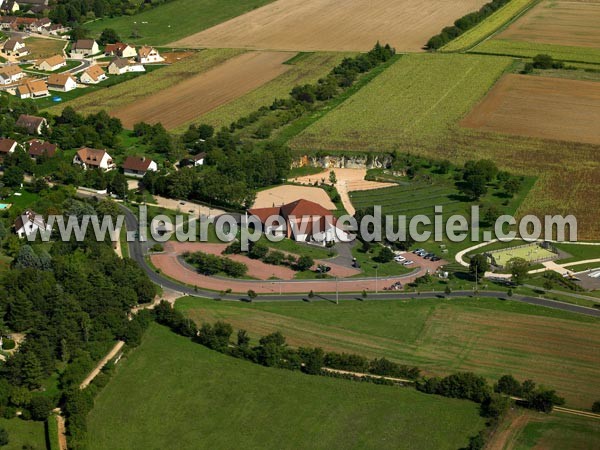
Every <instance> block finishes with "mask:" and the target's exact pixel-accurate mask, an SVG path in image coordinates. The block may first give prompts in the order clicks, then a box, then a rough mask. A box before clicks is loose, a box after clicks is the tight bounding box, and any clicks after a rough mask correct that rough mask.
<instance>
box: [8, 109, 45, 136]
mask: <svg viewBox="0 0 600 450" xmlns="http://www.w3.org/2000/svg"><path fill="white" fill-rule="evenodd" d="M15 125H16V126H17V127H19V128H24V129H25V130H27V133H29V134H42V130H43V129H44V127H45V126H48V121H47V120H46V119H45V118H44V117H37V116H29V115H27V114H21V115H20V116H19V118H18V119H17V122H16V123H15Z"/></svg>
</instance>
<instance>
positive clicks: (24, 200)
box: [1, 189, 40, 214]
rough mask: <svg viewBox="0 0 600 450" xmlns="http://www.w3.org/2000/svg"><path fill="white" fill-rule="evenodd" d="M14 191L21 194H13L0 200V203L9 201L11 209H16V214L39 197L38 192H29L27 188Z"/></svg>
mask: <svg viewBox="0 0 600 450" xmlns="http://www.w3.org/2000/svg"><path fill="white" fill-rule="evenodd" d="M16 193H19V194H21V195H16V194H13V195H11V196H10V197H8V198H6V199H4V200H2V201H1V203H10V204H11V205H12V206H11V207H10V208H11V209H12V210H15V209H16V210H17V211H18V212H17V214H20V213H21V212H22V211H23V210H24V209H26V208H28V207H30V206H31V205H32V204H33V203H35V202H36V201H37V200H38V199H39V198H40V197H39V195H38V194H34V193H33V192H29V191H28V190H27V189H20V190H19V191H17V192H16Z"/></svg>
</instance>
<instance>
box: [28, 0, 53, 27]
mask: <svg viewBox="0 0 600 450" xmlns="http://www.w3.org/2000/svg"><path fill="white" fill-rule="evenodd" d="M45 6H47V5H45ZM51 26H52V21H51V20H50V19H48V18H47V17H42V18H41V19H39V20H36V21H35V22H33V23H32V24H31V25H29V31H31V32H32V33H41V32H42V30H44V29H48V28H50V27H51Z"/></svg>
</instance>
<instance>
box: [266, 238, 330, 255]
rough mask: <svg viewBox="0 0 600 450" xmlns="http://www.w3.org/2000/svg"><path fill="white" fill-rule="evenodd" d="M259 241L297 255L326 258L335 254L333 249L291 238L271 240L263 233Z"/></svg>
mask: <svg viewBox="0 0 600 450" xmlns="http://www.w3.org/2000/svg"><path fill="white" fill-rule="evenodd" d="M258 242H259V243H261V244H265V245H266V246H268V247H270V248H273V249H275V250H280V251H282V252H287V253H294V254H295V255H298V256H310V257H311V258H313V259H327V258H331V257H333V256H335V249H329V248H323V247H317V246H315V245H308V244H300V243H298V242H295V241H293V240H292V239H283V240H281V241H279V242H271V241H270V240H268V239H267V238H266V237H265V236H264V235H263V236H261V238H260V239H259V240H258Z"/></svg>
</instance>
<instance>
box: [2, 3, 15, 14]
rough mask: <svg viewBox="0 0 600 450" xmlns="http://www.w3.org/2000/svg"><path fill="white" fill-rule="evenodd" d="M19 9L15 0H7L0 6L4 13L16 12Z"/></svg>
mask: <svg viewBox="0 0 600 450" xmlns="http://www.w3.org/2000/svg"><path fill="white" fill-rule="evenodd" d="M19 9H20V8H19V4H18V3H17V2H16V1H15V0H7V1H5V2H4V3H3V4H2V6H0V10H1V11H2V12H4V13H5V14H13V13H16V12H17V11H18V10H19Z"/></svg>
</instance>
